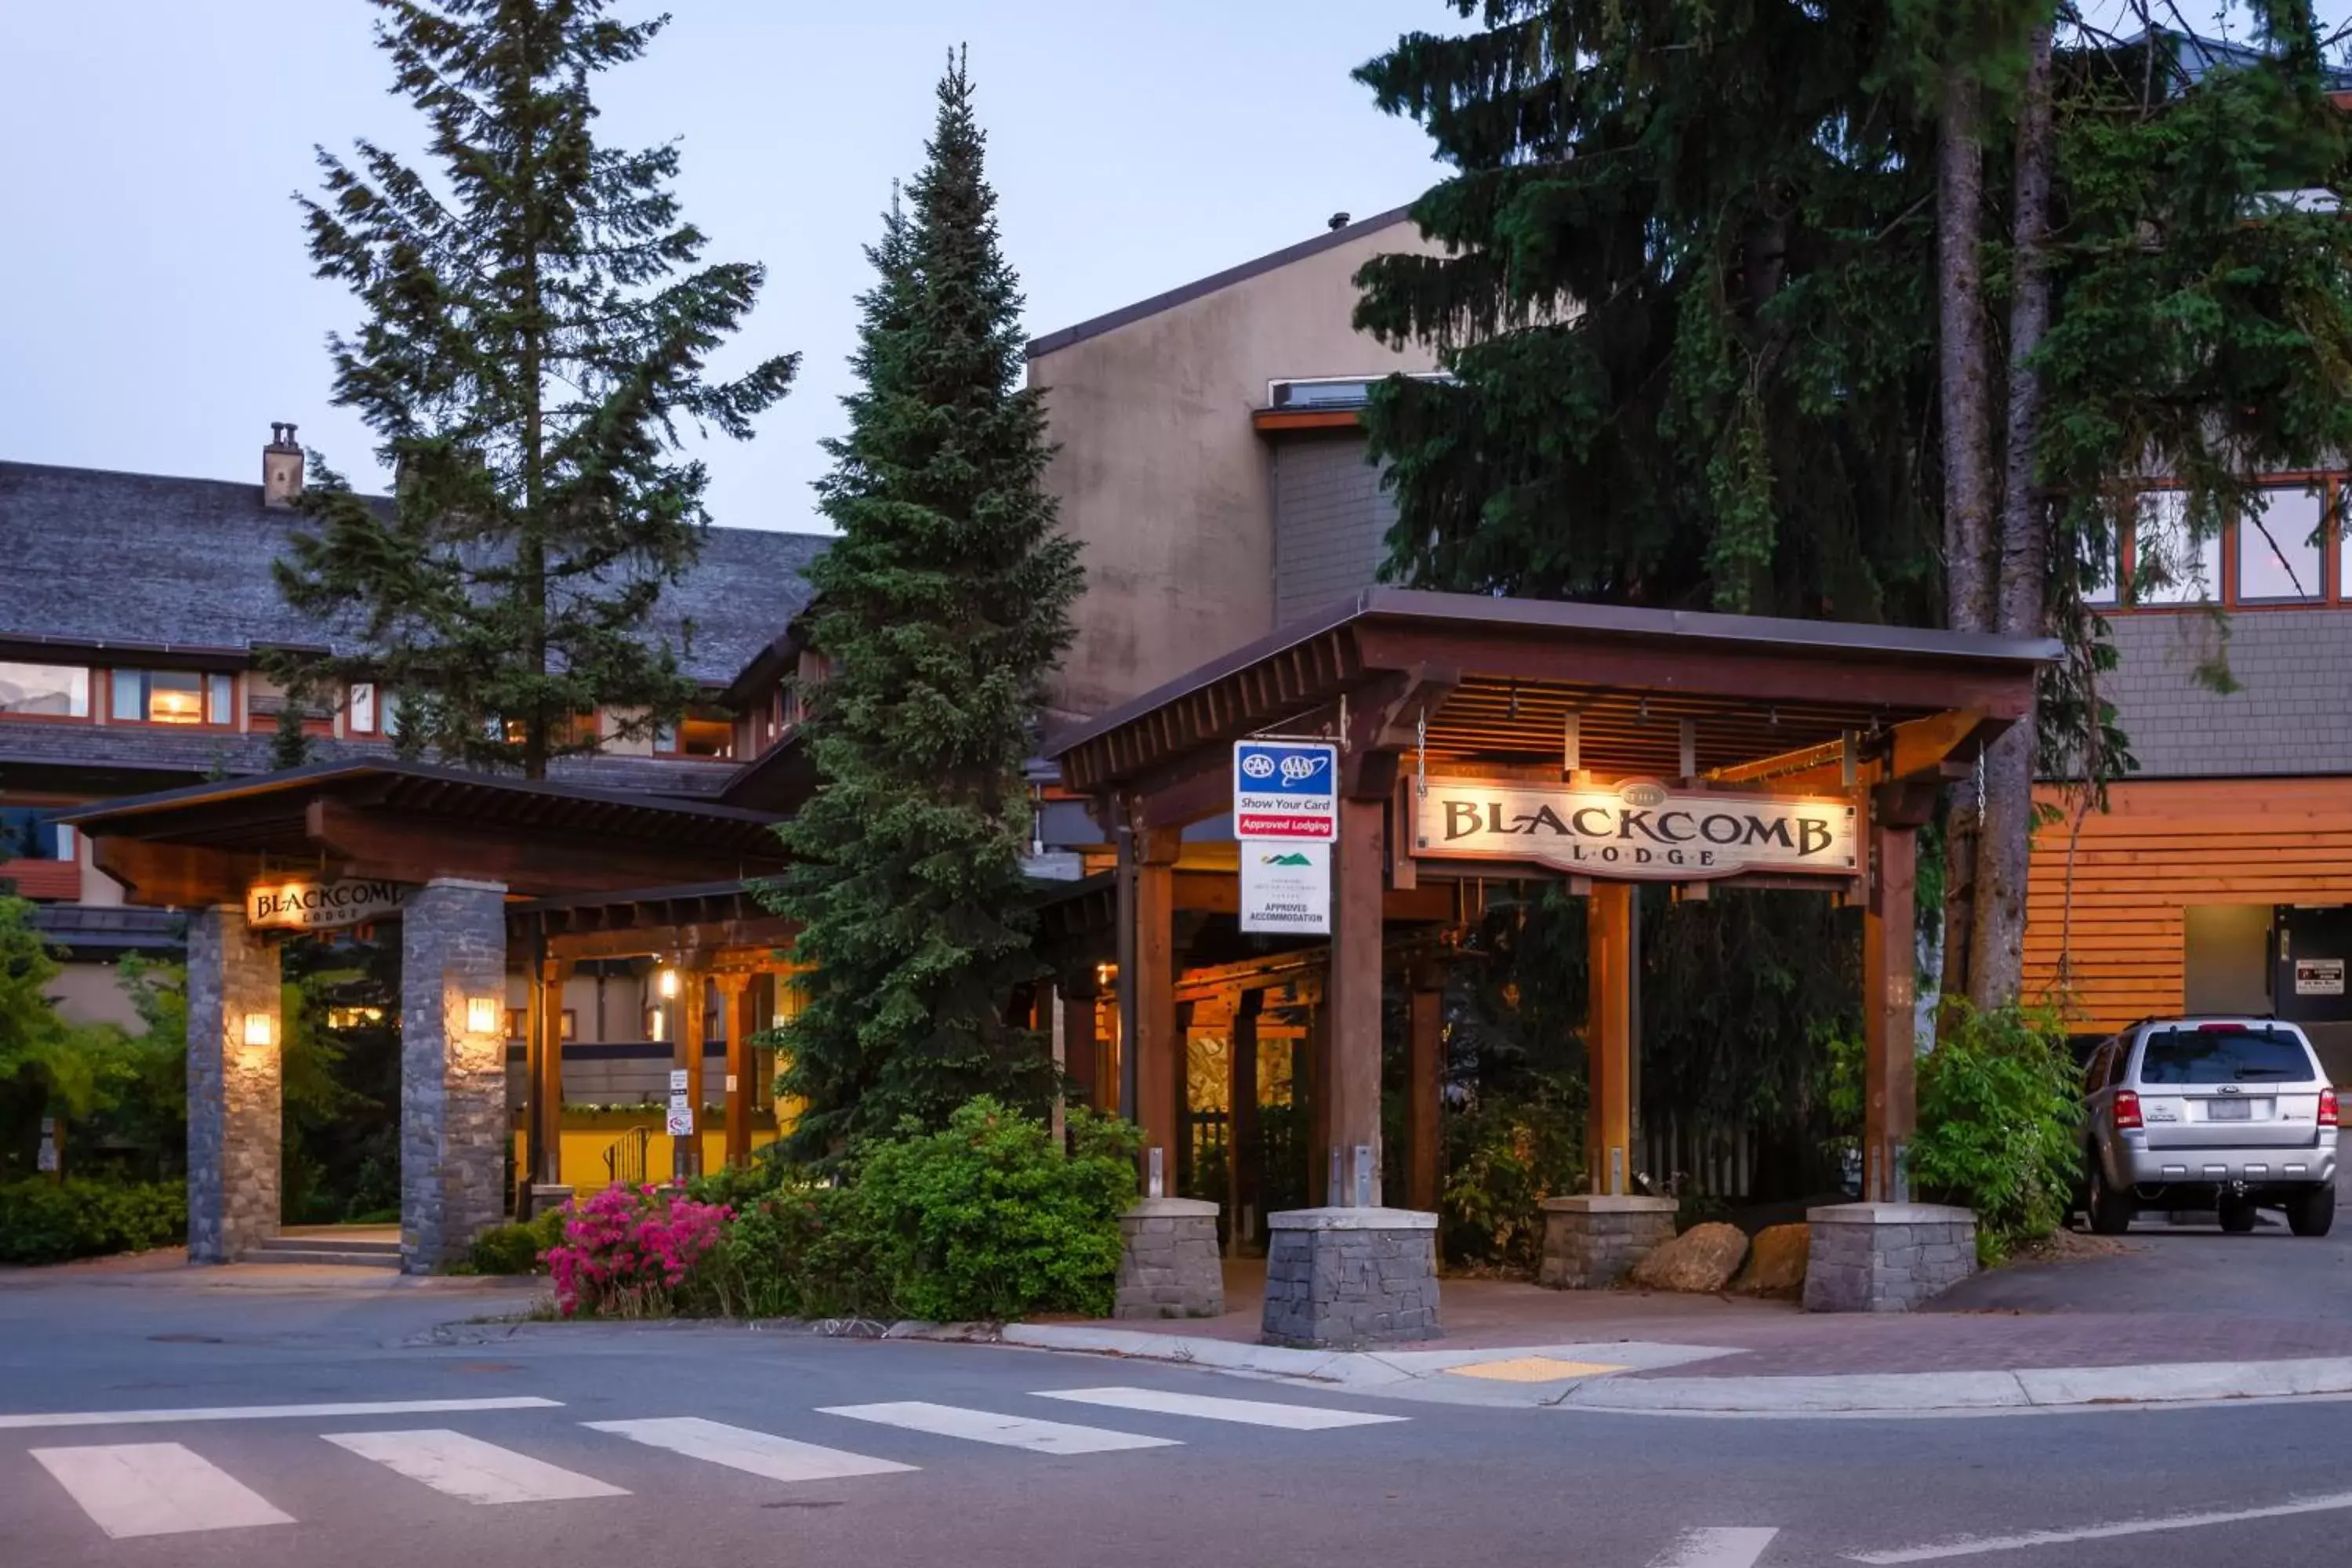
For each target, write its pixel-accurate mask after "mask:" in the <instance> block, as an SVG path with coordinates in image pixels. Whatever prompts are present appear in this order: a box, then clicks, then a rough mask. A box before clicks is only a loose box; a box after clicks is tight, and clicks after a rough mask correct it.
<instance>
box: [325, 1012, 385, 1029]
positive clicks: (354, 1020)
mask: <svg viewBox="0 0 2352 1568" xmlns="http://www.w3.org/2000/svg"><path fill="white" fill-rule="evenodd" d="M382 1023H383V1008H381V1007H330V1008H328V1009H327V1027H329V1028H330V1029H372V1028H374V1027H375V1026H378V1025H380V1024H382Z"/></svg>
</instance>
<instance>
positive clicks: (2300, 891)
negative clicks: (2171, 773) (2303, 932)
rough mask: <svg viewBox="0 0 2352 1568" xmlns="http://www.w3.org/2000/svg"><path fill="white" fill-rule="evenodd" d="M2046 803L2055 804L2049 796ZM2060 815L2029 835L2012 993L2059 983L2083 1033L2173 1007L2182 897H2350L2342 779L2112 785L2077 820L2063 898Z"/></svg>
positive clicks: (2051, 989)
mask: <svg viewBox="0 0 2352 1568" xmlns="http://www.w3.org/2000/svg"><path fill="white" fill-rule="evenodd" d="M2044 798H2045V799H2046V801H2047V802H2048V804H2050V805H2054V806H2057V807H2058V808H2059V809H2060V810H2061V811H2065V810H2068V809H2070V807H2069V803H2068V802H2066V801H2065V800H2064V799H2063V797H2061V796H2059V795H2056V794H2054V793H2048V794H2045V796H2044ZM2071 836H2072V824H2071V822H2070V821H2068V820H2064V819H2062V820H2059V821H2057V822H2053V823H2051V824H2049V825H2048V826H2044V827H2043V828H2042V830H2041V831H2040V832H2039V833H2037V834H2036V835H2035V836H2034V844H2033V864H2032V879H2031V880H2030V882H2029V884H2028V889H2027V912H2026V927H2025V994H2026V995H2027V996H2028V997H2029V998H2049V997H2052V996H2053V995H2054V994H2056V993H2057V991H2058V988H2059V979H2060V976H2059V959H2060V949H2061V946H2062V945H2063V946H2064V947H2065V948H2066V949H2067V951H2068V953H2069V955H2070V956H2071V959H2072V963H2071V965H2070V966H2069V967H2070V973H2069V974H2068V976H2067V984H2066V985H2065V986H2064V988H2063V989H2064V993H2065V994H2063V995H2058V996H2057V998H2056V999H2057V1000H2059V1001H2060V1002H2061V1003H2062V1005H2065V1007H2066V1009H2067V1012H2068V1014H2069V1016H2070V1017H2071V1018H2072V1019H2074V1023H2075V1026H2076V1027H2078V1028H2080V1029H2082V1030H2084V1032H2086V1033H2087V1032H2091V1031H2095V1030H2104V1029H2111V1028H2117V1027H2120V1026H2123V1025H2125V1024H2127V1023H2130V1022H2131V1021H2132V1020H2133V1019H2135V1018H2141V1017H2145V1016H2148V1015H2149V1014H2152V1013H2169V1012H2178V1011H2179V1010H2180V1008H2181V1005H2182V1002H2183V995H2182V978H2183V977H2182V957H2183V954H2182V924H2183V922H2182V915H2181V910H2183V909H2185V908H2186V907H2187V906H2189V905H2190V904H2263V905H2268V904H2294V903H2352V779H2345V778H2305V779H2239V780H2218V779H2180V780H2147V781H2141V782H2137V783H2132V784H2118V785H2116V787H2115V789H2114V790H2112V791H2111V792H2110V793H2109V797H2108V809H2107V810H2106V811H2105V812H2104V813H2100V812H2093V813H2091V814H2090V815H2089V816H2086V817H2084V820H2083V827H2082V836H2081V837H2080V839H2079V840H2078V841H2077V842H2076V844H2075V847H2074V880H2073V885H2072V892H2071V901H2072V904H2073V915H2074V918H2073V921H2072V922H2071V924H2070V923H2069V922H2068V921H2067V918H2066V916H2067V905H2068V902H2069V888H2068V882H2067V863H2066V848H2067V841H2068V839H2069V837H2071Z"/></svg>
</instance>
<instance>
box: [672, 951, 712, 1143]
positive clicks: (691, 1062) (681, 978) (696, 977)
mask: <svg viewBox="0 0 2352 1568" xmlns="http://www.w3.org/2000/svg"><path fill="white" fill-rule="evenodd" d="M704 981H705V976H704V974H703V972H702V970H701V969H700V968H699V967H688V966H686V965H683V964H681V965H680V966H679V968H678V973H677V1028H676V1030H675V1031H673V1032H674V1033H675V1034H676V1035H677V1047H676V1048H675V1049H674V1051H673V1052H672V1057H671V1059H672V1060H673V1062H674V1063H675V1064H676V1065H677V1066H678V1067H682V1068H685V1069H686V1103H687V1107H688V1110H692V1111H693V1112H694V1131H692V1132H690V1133H688V1135H687V1136H686V1137H685V1138H684V1139H683V1140H681V1141H680V1146H681V1147H682V1148H683V1149H684V1150H685V1157H684V1158H683V1159H680V1160H674V1161H673V1162H672V1164H673V1166H674V1167H675V1168H676V1169H677V1171H678V1172H679V1173H681V1174H683V1175H687V1176H698V1175H700V1174H702V1047H703V1039H704V1035H705V1033H706V1032H707V1025H706V1022H705V1016H706V1013H707V1010H708V1005H709V997H708V996H707V994H706V991H705V984H704Z"/></svg>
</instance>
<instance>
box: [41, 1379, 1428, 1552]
mask: <svg viewBox="0 0 2352 1568" xmlns="http://www.w3.org/2000/svg"><path fill="white" fill-rule="evenodd" d="M1025 1397H1028V1398H1038V1399H1051V1400H1055V1401H1059V1402H1062V1403H1063V1404H1065V1405H1087V1406H1089V1407H1091V1408H1093V1409H1100V1410H1107V1411H1126V1412H1129V1413H1132V1414H1134V1415H1145V1416H1154V1417H1173V1418H1176V1419H1177V1420H1178V1421H1180V1422H1181V1421H1184V1420H1187V1419H1196V1420H1200V1421H1205V1422H1213V1423H1222V1424H1227V1425H1232V1424H1239V1425H1244V1426H1261V1427H1271V1428H1276V1429H1281V1430H1286V1431H1293V1432H1309V1433H1312V1432H1328V1431H1338V1430H1342V1429H1345V1428H1349V1427H1361V1426H1381V1425H1387V1424H1390V1423H1394V1422H1399V1421H1402V1420H1404V1419H1406V1418H1405V1417H1403V1416H1400V1415H1382V1414H1375V1413H1373V1412H1370V1411H1362V1410H1344V1409H1336V1408H1333V1407H1330V1406H1328V1405H1304V1404H1297V1403H1289V1402H1279V1401H1273V1400H1252V1399H1227V1398H1216V1397H1211V1396H1207V1395H1202V1394H1179V1393H1172V1392H1170V1391H1167V1390H1161V1389H1150V1388H1137V1387H1126V1386H1117V1387H1102V1388H1064V1389H1045V1390H1039V1391H1036V1392H1035V1393H1034V1394H1029V1395H1026V1396H1025ZM484 1403H486V1404H488V1403H489V1402H484ZM1007 1403H1011V1402H1010V1401H1008V1402H1007ZM494 1407H495V1408H499V1409H513V1408H516V1406H515V1405H511V1404H508V1403H504V1402H499V1404H497V1405H495V1406H494ZM527 1407H528V1408H531V1409H535V1410H541V1411H551V1410H556V1409H560V1408H561V1406H560V1405H558V1404H557V1402H555V1401H552V1400H542V1401H534V1402H532V1403H531V1404H530V1405H529V1406H527ZM230 1408H233V1409H234V1410H235V1412H236V1414H235V1415H224V1414H223V1412H222V1411H220V1410H211V1411H205V1412H200V1413H195V1418H196V1419H199V1420H215V1421H217V1420H223V1419H241V1420H266V1419H269V1418H271V1417H272V1416H273V1415H278V1414H280V1413H282V1414H283V1415H288V1416H293V1417H298V1418H299V1417H301V1416H306V1415H318V1414H320V1413H330V1414H332V1415H338V1416H356V1415H372V1414H373V1415H397V1414H407V1413H409V1412H411V1411H413V1410H423V1409H430V1408H434V1404H433V1402H412V1403H410V1404H400V1403H386V1404H384V1405H373V1406H371V1405H310V1406H300V1405H286V1406H275V1407H272V1406H245V1407H230ZM444 1408H446V1406H444ZM812 1414H813V1415H814V1416H816V1417H820V1418H824V1423H825V1429H824V1431H823V1432H822V1433H821V1434H820V1435H823V1436H831V1435H832V1423H833V1422H835V1421H850V1422H856V1423H859V1424H860V1425H861V1426H862V1427H865V1428H879V1429H884V1430H895V1431H898V1432H906V1433H914V1434H919V1436H921V1437H926V1438H946V1439H951V1440H956V1441H961V1442H967V1443H973V1444H980V1445H984V1446H988V1447H1001V1448H1013V1449H1018V1450H1021V1451H1023V1452H1025V1453H1030V1454H1037V1455H1045V1456H1050V1457H1056V1458H1071V1457H1078V1456H1085V1455H1094V1454H1115V1453H1121V1452H1131V1451H1135V1450H1140V1449H1152V1448H1174V1447H1181V1446H1182V1445H1183V1442H1184V1439H1183V1438H1181V1437H1175V1436H1157V1435H1152V1434H1148V1433H1144V1432H1137V1431H1131V1430H1127V1429H1125V1428H1124V1427H1112V1426H1092V1425H1081V1424H1078V1423H1076V1422H1069V1421H1055V1420H1047V1419H1045V1418H1044V1417H1042V1416H1038V1415H1028V1414H1024V1413H1023V1412H1021V1411H1020V1410H1018V1409H989V1410H982V1409H972V1408H970V1407H967V1406H963V1405H944V1404H936V1403H932V1402H930V1401H926V1400H898V1401H889V1402H885V1403H880V1404H870V1405H827V1406H821V1407H819V1408H818V1409H816V1410H815V1411H814V1412H813V1413H812ZM174 1418H175V1415H174V1413H173V1412H170V1411H154V1410H144V1411H130V1412H122V1413H121V1414H120V1415H117V1416H115V1417H114V1419H115V1420H117V1421H121V1422H126V1423H127V1422H133V1421H135V1422H139V1423H160V1422H168V1421H171V1420H173V1419H174ZM106 1421H107V1417H106V1416H105V1415H104V1413H98V1414H93V1415H87V1416H77V1417H74V1418H69V1419H63V1418H61V1419H56V1420H43V1419H40V1418H35V1417H26V1418H23V1419H22V1421H21V1423H20V1424H21V1425H25V1426H35V1425H41V1426H99V1425H102V1424H106ZM564 1425H565V1426H566V1428H567V1429H569V1430H570V1431H573V1432H586V1433H593V1434H595V1435H596V1436H598V1437H604V1438H612V1439H617V1440H620V1441H621V1442H622V1443H625V1444H627V1445H631V1446H633V1447H635V1448H649V1449H656V1450H659V1451H662V1452H664V1453H667V1454H670V1455H674V1456H677V1457H680V1458H686V1459H690V1460H697V1461H699V1462H702V1463H705V1464H709V1465H715V1466H719V1467H721V1468H727V1469H731V1470H737V1471H741V1472H743V1473H745V1474H748V1475H752V1476H757V1477H760V1478H761V1479H765V1480H770V1481H778V1482H783V1483H786V1484H797V1483H805V1482H817V1481H839V1480H854V1479H862V1478H867V1477H879V1476H889V1475H896V1474H904V1473H908V1472H912V1471H914V1470H916V1469H918V1468H919V1466H918V1465H917V1464H915V1463H912V1462H909V1461H908V1460H901V1459H897V1458H885V1457H882V1456H880V1455H877V1454H872V1453H867V1452H864V1451H862V1450H863V1448H864V1447H868V1446H871V1445H867V1444H861V1445H860V1447H859V1448H856V1449H852V1448H847V1447H834V1446H832V1445H831V1444H829V1443H819V1442H814V1441H810V1440H808V1439H806V1438H803V1437H798V1436H785V1435H784V1434H782V1433H777V1432H769V1431H762V1430H756V1429H754V1428H751V1427H748V1426H730V1425H729V1424H727V1423H725V1422H721V1421H714V1420H709V1419H707V1418H705V1417H702V1416H697V1415H655V1416H646V1417H640V1418H635V1419H629V1420H616V1421H586V1422H580V1423H577V1424H576V1426H575V1425H574V1424H572V1423H569V1422H566V1423H565V1424H564ZM502 1435H503V1434H502ZM311 1436H313V1435H306V1436H305V1440H306V1441H307V1440H310V1437H311ZM314 1436H315V1438H316V1439H317V1440H320V1441H324V1442H325V1443H327V1444H330V1445H331V1446H332V1447H335V1448H337V1449H340V1450H341V1452H342V1453H344V1454H346V1455H349V1456H351V1457H352V1458H354V1459H359V1460H364V1461H367V1462H369V1463H371V1464H373V1465H376V1466H379V1467H381V1468H383V1469H384V1470H388V1471H390V1472H391V1473H392V1474H394V1475H395V1476H398V1477H402V1478H404V1479H406V1480H409V1481H412V1482H415V1483H416V1484H418V1485H420V1486H423V1487H425V1488H427V1489H431V1490H432V1491H435V1492H437V1493H439V1494H441V1495H442V1496H444V1497H446V1498H449V1499H452V1500H456V1501H457V1502H461V1503H467V1504H473V1505H484V1506H507V1505H529V1504H556V1503H572V1502H581V1501H586V1500H594V1499H599V1498H625V1497H627V1496H629V1495H630V1494H629V1491H628V1489H626V1488H624V1487H622V1486H619V1485H616V1484H614V1482H612V1481H611V1480H608V1479H604V1477H603V1476H599V1475H592V1474H587V1473H585V1472H584V1471H583V1470H580V1469H573V1468H569V1464H566V1465H558V1464H554V1463H551V1462H550V1461H549V1460H548V1459H547V1458H541V1457H540V1456H539V1455H536V1454H532V1453H530V1452H526V1451H525V1448H524V1447H520V1446H518V1447H509V1446H507V1445H506V1444H505V1443H497V1442H491V1441H489V1440H488V1439H487V1438H484V1437H481V1436H476V1435H474V1434H471V1433H467V1432H461V1431H458V1430H457V1429H456V1428H454V1427H450V1426H424V1427H404V1428H397V1429H390V1430H370V1431H359V1430H341V1431H332V1432H322V1433H317V1434H315V1435H314ZM875 1436H876V1437H877V1438H880V1437H881V1436H882V1433H881V1431H877V1432H876V1433H875ZM886 1441H887V1439H886ZM578 1451H579V1450H578V1448H577V1444H576V1440H567V1446H566V1447H565V1448H564V1451H563V1453H562V1458H565V1459H567V1460H568V1461H571V1462H572V1463H580V1464H583V1465H585V1466H586V1467H587V1468H589V1469H598V1468H610V1466H608V1465H607V1464H605V1463H604V1462H603V1461H604V1458H605V1457H607V1456H610V1457H611V1465H613V1466H617V1465H618V1464H619V1462H620V1460H619V1456H621V1455H624V1454H626V1453H628V1452H630V1451H631V1449H630V1448H617V1447H616V1448H612V1449H605V1448H600V1447H591V1448H590V1449H588V1450H587V1452H588V1453H589V1454H590V1455H591V1457H590V1458H585V1459H575V1458H573V1456H574V1454H575V1453H576V1452H578ZM30 1452H31V1456H32V1458H33V1459H34V1460H35V1462H36V1463H37V1464H38V1465H39V1466H40V1467H41V1468H42V1469H44V1470H46V1471H47V1473H48V1475H49V1476H50V1478H51V1479H54V1480H55V1481H56V1483H57V1484H58V1486H59V1487H60V1488H62V1489H64V1491H65V1493H66V1495H67V1496H68V1497H69V1498H70V1499H71V1500H73V1501H74V1503H76V1504H77V1505H78V1506H79V1508H80V1510H81V1511H82V1512H83V1513H84V1514H85V1515H87V1516H88V1517H89V1521H90V1522H91V1523H93V1524H95V1525H96V1526H97V1527H98V1529H99V1530H100V1531H101V1532H103V1533H104V1534H105V1535H107V1536H109V1537H111V1538H114V1539H117V1540H123V1539H131V1538H135V1537H142V1536H155V1535H180V1534H194V1533H201V1532H205V1531H227V1530H250V1529H258V1528H263V1527H268V1526H279V1525H289V1524H294V1523H296V1522H298V1521H297V1520H296V1518H295V1516H294V1515H293V1514H292V1513H289V1512H288V1511H287V1510H285V1509H284V1508H282V1507H280V1506H279V1501H282V1499H280V1500H279V1501H273V1500H271V1499H270V1498H269V1497H268V1496H266V1495H264V1492H263V1491H257V1490H256V1489H254V1487H252V1486H249V1485H247V1482H246V1481H245V1480H241V1479H238V1478H237V1477H236V1476H234V1475H231V1474H230V1473H229V1472H228V1471H227V1470H226V1469H224V1468H221V1466H219V1465H217V1464H215V1463H214V1462H213V1460H211V1459H209V1458H205V1456H204V1455H202V1454H199V1453H198V1452H196V1450H195V1449H194V1448H192V1447H189V1446H188V1445H186V1444H184V1443H178V1442H162V1443H158V1442H137V1443H89V1444H76V1445H74V1446H71V1447H64V1446H47V1447H37V1448H34V1449H32V1450H31V1451H30ZM914 1457H917V1458H929V1455H928V1454H922V1455H917V1456H914ZM269 1484H270V1483H269V1480H268V1479H262V1480H261V1485H262V1486H263V1487H264V1488H265V1489H267V1488H268V1486H269Z"/></svg>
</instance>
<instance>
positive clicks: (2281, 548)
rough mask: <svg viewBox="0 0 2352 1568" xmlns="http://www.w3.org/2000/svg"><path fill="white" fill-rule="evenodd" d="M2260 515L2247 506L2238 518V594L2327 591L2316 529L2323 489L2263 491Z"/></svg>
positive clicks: (2298, 595) (2283, 596)
mask: <svg viewBox="0 0 2352 1568" xmlns="http://www.w3.org/2000/svg"><path fill="white" fill-rule="evenodd" d="M2263 501H2264V502H2265V503H2266V504H2265V505H2264V507H2263V510H2262V511H2261V513H2260V514H2259V515H2257V514H2256V513H2255V512H2254V511H2253V510H2251V509H2249V510H2247V512H2246V513H2245V515H2244V516H2242V517H2241V518H2239V520H2238V598H2239V600H2240V601H2241V602H2244V601H2249V600H2263V599H2269V600H2295V599H2317V598H2321V597H2324V596H2325V595H2326V592H2327V588H2326V579H2325V578H2323V577H2322V576H2321V575H2320V573H2321V567H2322V561H2321V557H2322V555H2323V554H2324V552H2325V551H2326V538H2325V536H2324V535H2323V534H2322V533H2321V531H2320V521H2321V519H2322V518H2323V517H2324V516H2325V515H2326V510H2327V492H2326V490H2325V489H2322V488H2321V487H2319V486H2317V485H2296V486H2282V487H2279V488H2277V489H2265V490H2264V491H2263Z"/></svg>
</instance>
